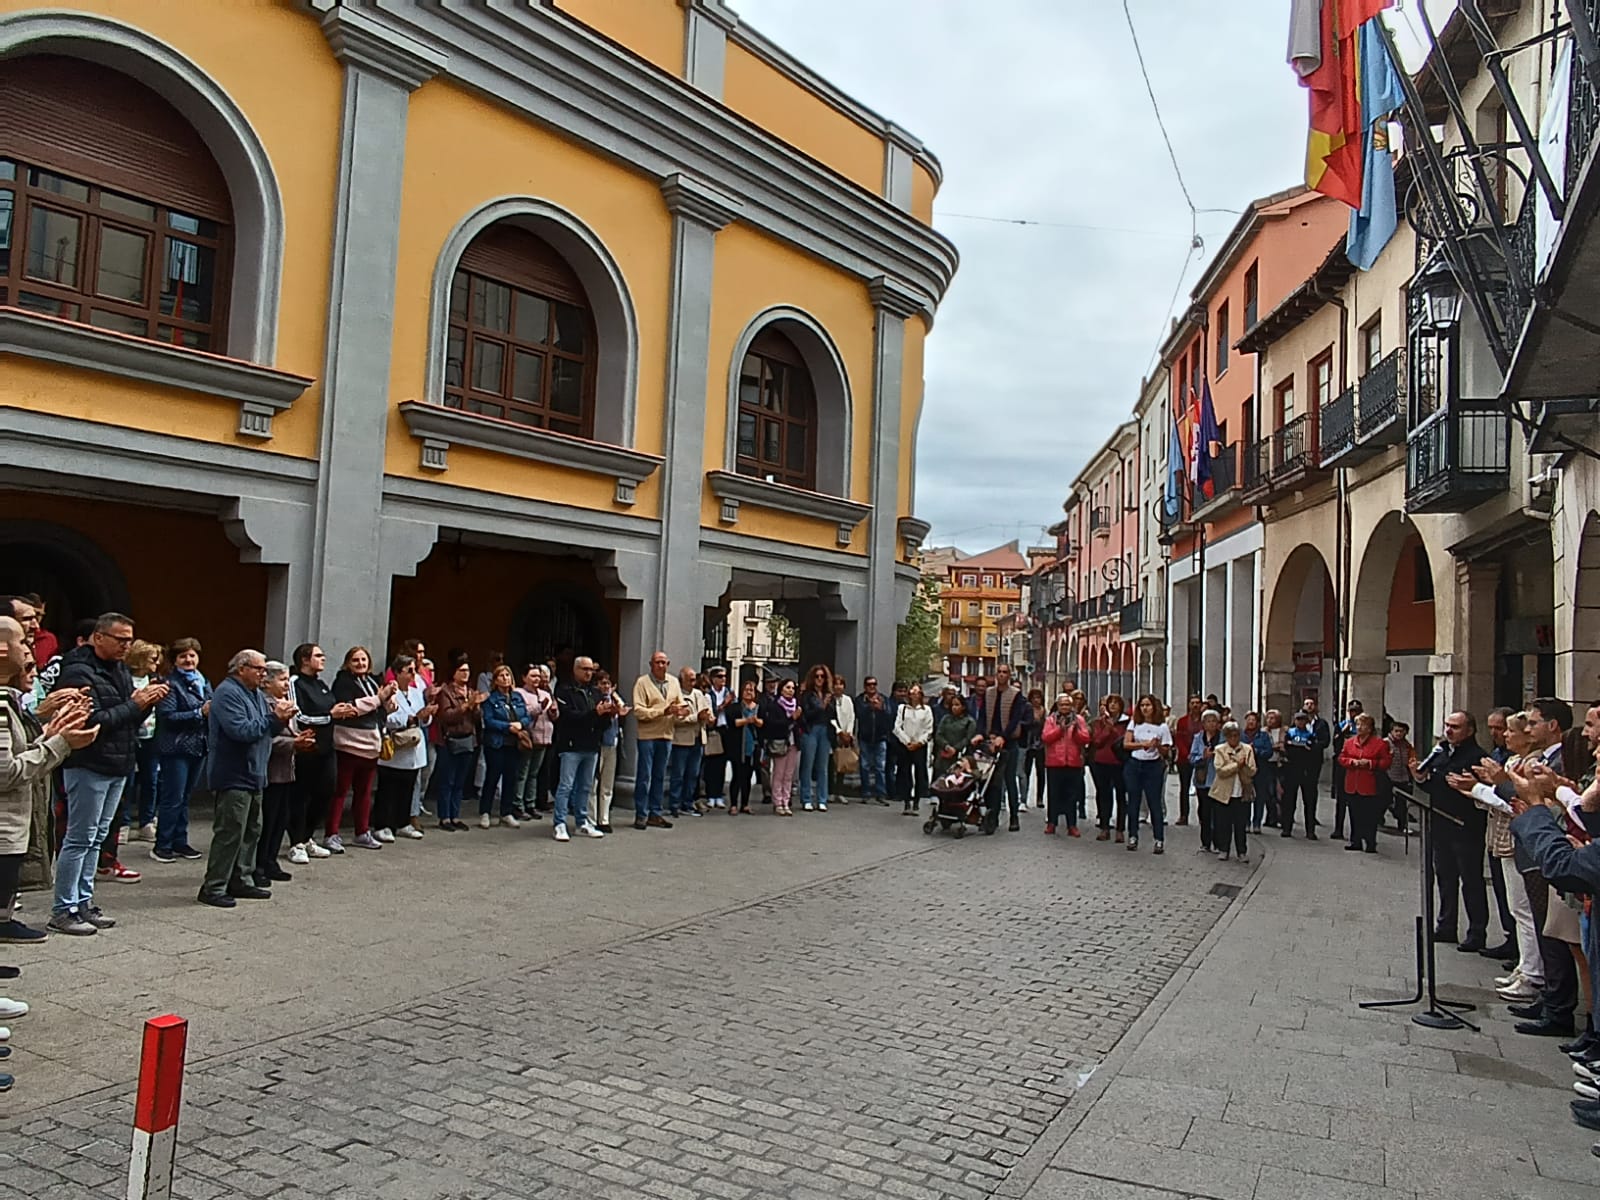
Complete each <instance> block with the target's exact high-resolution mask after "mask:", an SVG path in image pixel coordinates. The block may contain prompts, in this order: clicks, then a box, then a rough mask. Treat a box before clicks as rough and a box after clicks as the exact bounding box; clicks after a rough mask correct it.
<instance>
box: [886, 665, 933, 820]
mask: <svg viewBox="0 0 1600 1200" xmlns="http://www.w3.org/2000/svg"><path fill="white" fill-rule="evenodd" d="M894 736H895V740H896V741H898V742H899V743H900V744H901V745H902V746H904V747H905V748H906V753H907V754H908V755H909V756H910V759H911V770H910V771H909V772H906V771H902V772H901V773H900V779H899V784H900V800H901V803H903V804H904V805H905V811H907V812H910V811H912V810H913V809H914V808H916V806H917V805H918V804H920V803H921V801H922V800H923V798H924V797H926V796H927V795H928V743H929V742H931V741H933V709H932V708H931V707H929V705H928V703H927V701H926V700H925V699H924V697H923V695H922V685H921V684H920V683H913V684H912V685H911V692H910V694H909V696H908V697H907V699H906V702H905V703H904V704H902V705H901V706H900V708H899V709H898V710H897V711H896V712H895V714H894Z"/></svg>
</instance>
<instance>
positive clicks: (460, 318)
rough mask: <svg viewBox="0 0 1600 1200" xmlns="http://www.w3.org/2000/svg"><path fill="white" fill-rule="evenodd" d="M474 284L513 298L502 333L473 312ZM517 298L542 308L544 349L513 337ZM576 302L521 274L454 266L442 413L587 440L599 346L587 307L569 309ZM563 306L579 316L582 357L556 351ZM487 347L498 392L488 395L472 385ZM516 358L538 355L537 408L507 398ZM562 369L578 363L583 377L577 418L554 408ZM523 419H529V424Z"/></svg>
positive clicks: (590, 433) (531, 403)
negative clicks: (457, 349) (496, 364)
mask: <svg viewBox="0 0 1600 1200" xmlns="http://www.w3.org/2000/svg"><path fill="white" fill-rule="evenodd" d="M480 283H481V284H485V285H492V286H494V287H497V288H506V289H507V290H508V291H509V292H510V293H511V296H510V305H509V307H508V308H507V310H506V327H505V328H504V329H498V328H496V327H494V326H493V325H490V324H485V323H482V322H481V317H482V315H483V314H481V313H480V312H478V311H477V306H478V287H477V285H478V284H480ZM458 295H459V296H463V297H464V298H465V302H464V304H463V305H462V306H461V307H460V309H459V310H458V308H457V304H456V297H457V296H458ZM523 296H527V297H531V298H532V299H534V300H537V301H539V302H541V303H543V304H544V305H545V306H546V310H547V311H546V314H545V340H544V341H542V342H537V341H531V340H529V339H527V338H525V337H519V336H518V335H517V333H516V327H517V306H518V305H519V304H520V303H521V302H522V301H521V299H520V298H521V297H523ZM576 299H577V298H576V297H574V296H573V295H572V294H571V293H568V292H565V291H564V290H563V289H559V288H554V287H548V286H540V285H539V284H538V283H537V282H536V281H534V280H532V279H529V278H526V277H523V276H522V275H521V274H520V273H519V272H516V271H513V270H506V271H503V272H500V273H494V272H492V271H488V270H484V269H483V268H482V267H480V266H476V265H475V266H474V267H472V268H468V267H464V266H458V267H457V268H456V272H455V275H454V277H453V278H452V279H451V282H450V323H449V329H448V332H447V333H446V337H447V338H448V339H449V342H448V344H447V349H446V360H447V365H446V369H445V384H444V396H443V398H442V399H443V403H444V406H445V407H446V408H454V409H459V410H461V411H462V412H470V413H476V414H477V415H479V416H483V417H488V418H490V419H492V420H500V421H507V422H510V423H512V424H517V425H527V426H529V427H531V428H534V429H545V430H549V431H550V432H552V433H561V434H567V435H569V436H572V437H581V438H593V437H594V380H595V365H596V362H597V359H598V357H599V355H598V347H599V341H598V338H597V337H596V336H595V324H594V313H593V312H592V311H591V310H590V308H589V306H588V304H587V302H584V303H577V302H575V301H576ZM562 306H565V307H566V308H569V309H576V310H577V311H578V312H579V313H580V314H581V315H582V319H583V350H582V351H581V352H577V351H573V350H570V349H563V348H561V347H560V346H558V345H557V344H556V341H557V336H558V333H557V328H558V322H559V316H560V310H561V307H562ZM457 336H459V337H460V338H461V356H460V367H459V369H460V375H459V379H458V381H457V382H451V376H452V373H453V369H454V356H453V353H452V348H453V345H454V342H455V339H456V338H457ZM485 344H495V345H498V346H499V347H500V348H501V360H500V381H499V387H500V390H499V391H498V392H491V391H488V390H485V389H481V388H479V387H477V386H475V382H474V381H475V380H476V378H477V370H476V368H477V354H478V352H479V347H480V346H483V345H485ZM519 353H521V354H525V355H536V356H538V357H539V358H541V359H542V363H541V366H540V373H539V400H538V401H536V402H535V401H528V400H520V399H517V398H515V397H514V396H513V395H512V389H513V387H514V386H515V379H516V367H517V355H518V354H519ZM563 362H565V363H574V364H577V366H578V369H579V371H580V372H581V377H580V380H579V384H578V387H579V400H578V412H577V413H576V414H573V413H566V412H560V411H558V410H556V409H555V408H554V407H553V406H552V401H553V400H554V383H555V372H556V364H557V363H563ZM489 409H498V410H499V411H498V412H493V411H487V410H489ZM513 414H520V415H513ZM524 418H533V419H532V420H527V419H524Z"/></svg>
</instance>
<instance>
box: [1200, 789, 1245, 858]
mask: <svg viewBox="0 0 1600 1200" xmlns="http://www.w3.org/2000/svg"><path fill="white" fill-rule="evenodd" d="M1206 806H1207V807H1208V808H1209V809H1210V810H1211V811H1210V816H1211V845H1212V848H1213V849H1215V850H1216V851H1218V852H1219V853H1225V852H1226V851H1227V849H1228V843H1229V841H1232V843H1233V849H1234V851H1235V852H1236V853H1238V854H1241V855H1242V854H1244V853H1245V852H1246V850H1247V849H1248V848H1249V846H1248V843H1247V842H1246V840H1245V837H1246V834H1247V832H1248V830H1249V828H1250V801H1249V800H1247V799H1246V798H1245V797H1243V796H1233V797H1231V798H1230V799H1229V800H1228V802H1227V803H1226V804H1222V803H1219V802H1218V801H1216V800H1213V799H1211V798H1210V797H1209V796H1207V797H1206Z"/></svg>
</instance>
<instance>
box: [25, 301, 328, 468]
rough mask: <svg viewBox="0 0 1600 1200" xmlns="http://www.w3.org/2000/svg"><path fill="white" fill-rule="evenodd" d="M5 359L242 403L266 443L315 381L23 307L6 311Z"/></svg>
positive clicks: (243, 417) (248, 431)
mask: <svg viewBox="0 0 1600 1200" xmlns="http://www.w3.org/2000/svg"><path fill="white" fill-rule="evenodd" d="M0 354H15V355H18V356H20V357H23V358H34V359H38V360H39V361H41V362H47V363H52V364H55V365H57V366H63V367H76V368H78V369H80V370H84V371H95V372H97V373H99V374H102V375H117V376H120V377H121V378H123V379H137V380H140V381H142V382H145V383H155V384H160V385H162V386H163V387H171V388H179V389H181V390H183V391H187V392H199V393H200V394H202V395H205V396H215V397H216V398H218V399H219V400H232V401H235V402H237V403H238V405H239V430H238V431H239V435H240V436H241V437H248V438H257V439H260V440H262V441H265V440H267V439H269V438H271V437H272V418H273V417H274V416H275V415H276V414H277V413H280V412H283V411H285V410H286V409H288V408H289V407H290V406H291V405H292V404H293V403H294V402H295V401H296V400H298V399H299V398H300V397H301V396H302V395H304V394H305V390H306V389H307V388H308V387H310V386H311V384H312V383H313V382H314V380H312V379H311V378H310V377H308V376H305V375H294V374H291V373H290V372H288V371H279V370H276V369H275V368H272V367H263V366H259V365H257V364H256V363H247V362H241V361H239V360H238V359H233V358H224V357H222V356H221V355H219V354H207V353H205V352H204V351H201V350H189V349H184V348H181V347H178V346H169V345H166V344H165V343H163V342H155V341H150V340H149V339H147V338H139V337H131V336H129V335H128V334H125V333H113V332H111V331H110V330H107V329H97V328H95V327H94V326H92V325H80V324H78V323H77V322H75V321H64V320H62V319H60V318H59V317H46V316H41V315H40V314H38V313H34V312H28V311H26V310H24V309H20V308H0Z"/></svg>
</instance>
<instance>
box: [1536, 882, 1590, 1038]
mask: <svg viewBox="0 0 1600 1200" xmlns="http://www.w3.org/2000/svg"><path fill="white" fill-rule="evenodd" d="M1522 880H1523V882H1524V883H1526V884H1527V885H1528V907H1529V908H1531V909H1533V928H1534V930H1535V931H1536V932H1537V934H1538V938H1539V957H1540V958H1541V959H1543V960H1544V990H1543V991H1542V992H1541V993H1540V995H1539V1002H1540V1003H1541V1004H1543V1005H1544V1015H1545V1016H1546V1017H1548V1018H1549V1019H1550V1020H1552V1021H1561V1022H1565V1021H1570V1020H1571V1019H1572V1014H1573V1013H1574V1012H1576V1011H1577V1008H1578V964H1577V963H1575V962H1574V961H1573V960H1572V948H1571V947H1570V946H1568V945H1567V943H1566V942H1563V941H1562V940H1561V939H1560V938H1553V937H1546V936H1545V932H1544V922H1545V918H1546V917H1548V916H1549V915H1550V906H1551V905H1552V904H1561V903H1563V901H1562V899H1561V897H1560V896H1558V895H1556V894H1555V893H1554V892H1552V891H1551V890H1550V883H1549V881H1548V880H1547V879H1545V877H1544V876H1543V875H1541V874H1539V872H1537V871H1524V872H1523V873H1522Z"/></svg>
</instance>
